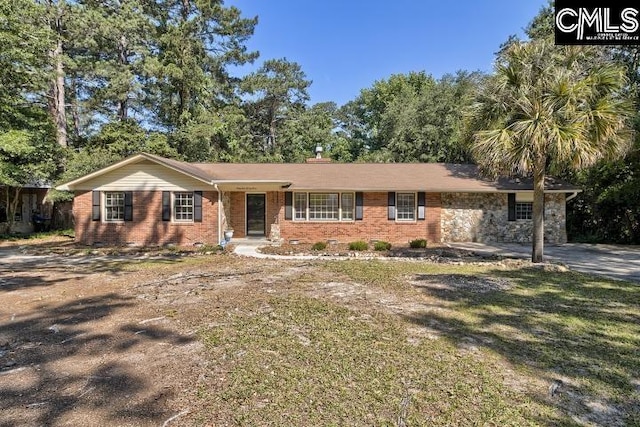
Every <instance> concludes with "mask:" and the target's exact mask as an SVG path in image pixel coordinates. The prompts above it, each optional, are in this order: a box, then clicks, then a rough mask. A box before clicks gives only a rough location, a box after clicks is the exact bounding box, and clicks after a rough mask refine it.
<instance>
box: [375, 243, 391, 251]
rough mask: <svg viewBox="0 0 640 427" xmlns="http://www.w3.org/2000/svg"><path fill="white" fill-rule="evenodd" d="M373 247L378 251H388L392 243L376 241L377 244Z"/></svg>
mask: <svg viewBox="0 0 640 427" xmlns="http://www.w3.org/2000/svg"><path fill="white" fill-rule="evenodd" d="M373 249H375V250H376V251H388V250H389V249H391V243H389V242H383V241H379V242H376V244H375V245H374V246H373Z"/></svg>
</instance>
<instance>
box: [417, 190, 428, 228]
mask: <svg viewBox="0 0 640 427" xmlns="http://www.w3.org/2000/svg"><path fill="white" fill-rule="evenodd" d="M425 199H426V195H425V193H424V191H421V192H419V193H418V220H420V221H424V219H425Z"/></svg>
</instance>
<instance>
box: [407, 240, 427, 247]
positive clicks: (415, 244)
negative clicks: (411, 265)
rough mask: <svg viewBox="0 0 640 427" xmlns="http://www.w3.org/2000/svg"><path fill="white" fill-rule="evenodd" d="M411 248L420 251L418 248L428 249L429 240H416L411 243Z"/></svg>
mask: <svg viewBox="0 0 640 427" xmlns="http://www.w3.org/2000/svg"><path fill="white" fill-rule="evenodd" d="M409 247H410V248H413V249H418V248H426V247H427V240H426V239H415V240H412V241H410V242H409Z"/></svg>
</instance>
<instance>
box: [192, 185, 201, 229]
mask: <svg viewBox="0 0 640 427" xmlns="http://www.w3.org/2000/svg"><path fill="white" fill-rule="evenodd" d="M193 220H194V221H195V222H202V191H194V192H193Z"/></svg>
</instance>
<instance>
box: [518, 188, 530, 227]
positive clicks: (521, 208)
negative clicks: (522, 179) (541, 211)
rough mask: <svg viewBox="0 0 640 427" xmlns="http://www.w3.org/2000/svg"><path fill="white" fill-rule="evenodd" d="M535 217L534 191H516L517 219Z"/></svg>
mask: <svg viewBox="0 0 640 427" xmlns="http://www.w3.org/2000/svg"><path fill="white" fill-rule="evenodd" d="M519 219H521V220H527V219H533V193H516V220H519Z"/></svg>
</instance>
